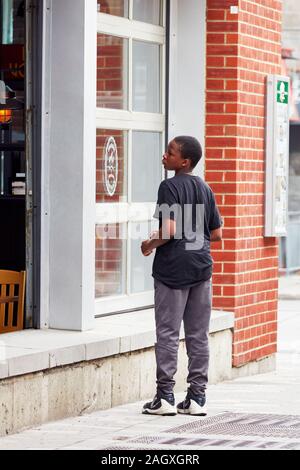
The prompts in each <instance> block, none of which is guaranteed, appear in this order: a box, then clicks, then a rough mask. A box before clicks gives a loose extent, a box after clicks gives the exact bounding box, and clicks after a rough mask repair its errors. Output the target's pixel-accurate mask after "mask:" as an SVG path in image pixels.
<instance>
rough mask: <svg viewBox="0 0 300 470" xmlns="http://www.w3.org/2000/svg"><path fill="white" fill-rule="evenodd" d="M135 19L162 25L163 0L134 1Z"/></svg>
mask: <svg viewBox="0 0 300 470" xmlns="http://www.w3.org/2000/svg"><path fill="white" fill-rule="evenodd" d="M133 19H134V20H137V21H143V22H144V23H151V24H156V25H160V24H161V0H150V1H149V0H133Z"/></svg>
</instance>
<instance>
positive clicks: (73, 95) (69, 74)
mask: <svg viewBox="0 0 300 470" xmlns="http://www.w3.org/2000/svg"><path fill="white" fill-rule="evenodd" d="M48 8H49V9H48V13H47V15H48V19H47V20H46V21H48V29H49V34H47V35H46V38H45V41H46V44H45V54H47V53H48V54H49V55H48V57H47V56H46V60H45V72H46V73H45V84H48V89H47V85H46V88H45V94H46V96H48V106H47V99H46V100H45V102H46V105H45V110H44V111H45V114H44V130H43V134H44V138H45V142H44V144H45V146H44V155H43V156H42V158H43V163H44V165H43V181H44V182H45V188H44V191H45V192H47V193H48V196H47V194H44V198H43V200H44V206H43V209H44V211H43V213H42V221H43V222H42V266H44V267H47V266H48V272H47V270H46V272H43V270H42V273H41V281H42V291H41V297H42V312H41V326H42V327H45V326H49V327H50V328H55V329H65V330H77V331H84V330H87V329H91V328H93V325H94V313H95V312H94V309H95V287H94V284H95V184H96V183H95V182H96V175H95V173H96V163H95V162H96V124H95V123H96V60H97V52H96V47H97V46H96V45H97V23H96V21H97V2H96V0H48ZM46 29H47V28H46ZM47 41H48V43H47ZM48 92H49V93H48ZM47 108H48V112H49V114H47ZM47 172H48V173H47ZM47 228H48V230H47ZM45 280H46V281H48V285H47V282H46V281H45ZM43 281H44V282H43ZM43 296H45V297H43ZM45 299H46V300H45Z"/></svg>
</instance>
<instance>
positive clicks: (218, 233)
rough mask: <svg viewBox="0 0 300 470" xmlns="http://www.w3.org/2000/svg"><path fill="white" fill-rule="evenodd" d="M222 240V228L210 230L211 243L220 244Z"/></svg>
mask: <svg viewBox="0 0 300 470" xmlns="http://www.w3.org/2000/svg"><path fill="white" fill-rule="evenodd" d="M221 240H222V227H220V228H217V229H216V230H212V231H211V232H210V241H211V242H220V241H221Z"/></svg>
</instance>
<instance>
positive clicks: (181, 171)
mask: <svg viewBox="0 0 300 470" xmlns="http://www.w3.org/2000/svg"><path fill="white" fill-rule="evenodd" d="M175 175H176V176H178V175H193V170H183V169H182V170H178V171H176V172H175Z"/></svg>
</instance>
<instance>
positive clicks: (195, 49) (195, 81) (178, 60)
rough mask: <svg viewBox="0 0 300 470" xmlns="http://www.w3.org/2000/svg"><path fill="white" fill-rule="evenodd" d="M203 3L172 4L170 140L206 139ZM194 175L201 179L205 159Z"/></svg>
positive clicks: (179, 0) (193, 0) (195, 0)
mask: <svg viewBox="0 0 300 470" xmlns="http://www.w3.org/2000/svg"><path fill="white" fill-rule="evenodd" d="M205 82H206V0H184V1H182V0H171V18H170V84H169V85H170V88H169V89H170V92H169V103H170V108H169V136H170V139H172V138H173V137H175V136H176V135H192V136H194V137H196V138H197V139H198V140H199V141H200V142H201V144H202V148H203V150H204V144H205V142H204V136H205V91H206V83H205ZM195 173H197V174H199V175H200V176H203V174H204V159H202V162H201V164H199V165H198V167H197V169H196V171H195Z"/></svg>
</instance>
